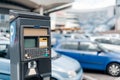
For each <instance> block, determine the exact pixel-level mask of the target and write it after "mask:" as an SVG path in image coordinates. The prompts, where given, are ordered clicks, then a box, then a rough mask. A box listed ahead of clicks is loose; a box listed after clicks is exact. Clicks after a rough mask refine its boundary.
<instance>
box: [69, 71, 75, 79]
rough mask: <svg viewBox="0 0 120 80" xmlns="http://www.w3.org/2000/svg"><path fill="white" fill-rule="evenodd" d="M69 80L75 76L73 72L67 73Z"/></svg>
mask: <svg viewBox="0 0 120 80" xmlns="http://www.w3.org/2000/svg"><path fill="white" fill-rule="evenodd" d="M68 75H69V78H73V77H75V76H76V75H77V73H76V72H75V71H68Z"/></svg>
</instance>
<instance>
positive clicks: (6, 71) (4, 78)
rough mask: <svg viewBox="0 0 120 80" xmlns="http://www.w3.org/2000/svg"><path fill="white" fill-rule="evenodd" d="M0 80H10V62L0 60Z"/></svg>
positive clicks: (3, 59)
mask: <svg viewBox="0 0 120 80" xmlns="http://www.w3.org/2000/svg"><path fill="white" fill-rule="evenodd" d="M0 80H10V60H9V59H5V58H0Z"/></svg>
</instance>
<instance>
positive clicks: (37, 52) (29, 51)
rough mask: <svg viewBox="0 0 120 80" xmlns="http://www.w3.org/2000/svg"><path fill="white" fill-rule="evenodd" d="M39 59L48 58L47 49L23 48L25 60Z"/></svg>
mask: <svg viewBox="0 0 120 80" xmlns="http://www.w3.org/2000/svg"><path fill="white" fill-rule="evenodd" d="M41 57H43V58H44V57H49V52H48V49H47V48H43V49H40V48H25V59H35V58H41Z"/></svg>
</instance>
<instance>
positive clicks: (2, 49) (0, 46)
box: [0, 36, 10, 57]
mask: <svg viewBox="0 0 120 80" xmlns="http://www.w3.org/2000/svg"><path fill="white" fill-rule="evenodd" d="M9 44H10V41H9V39H8V38H6V37H4V36H0V57H5V56H6V54H7V50H8V45H9Z"/></svg>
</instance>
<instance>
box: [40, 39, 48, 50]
mask: <svg viewBox="0 0 120 80" xmlns="http://www.w3.org/2000/svg"><path fill="white" fill-rule="evenodd" d="M47 42H48V40H47V38H39V47H40V48H47V47H48V46H47Z"/></svg>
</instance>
